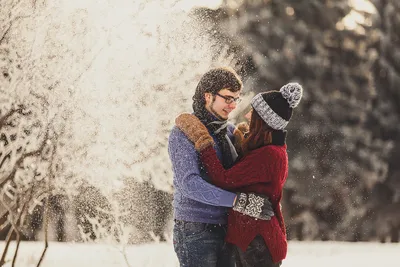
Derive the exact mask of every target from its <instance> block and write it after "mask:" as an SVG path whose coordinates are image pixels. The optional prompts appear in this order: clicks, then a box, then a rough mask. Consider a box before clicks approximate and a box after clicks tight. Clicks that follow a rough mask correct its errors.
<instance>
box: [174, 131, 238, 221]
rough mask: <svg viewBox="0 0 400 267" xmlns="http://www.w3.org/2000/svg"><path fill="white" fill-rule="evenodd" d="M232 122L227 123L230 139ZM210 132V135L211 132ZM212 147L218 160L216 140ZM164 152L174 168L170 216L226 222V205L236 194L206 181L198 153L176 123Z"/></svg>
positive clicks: (207, 179)
mask: <svg viewBox="0 0 400 267" xmlns="http://www.w3.org/2000/svg"><path fill="white" fill-rule="evenodd" d="M233 129H234V126H233V125H230V126H228V131H227V132H228V136H229V137H230V138H231V139H233V134H232V132H233ZM211 136H213V135H211ZM213 138H214V141H215V143H216V145H215V149H216V152H217V156H218V158H219V159H220V160H221V158H222V155H221V150H220V148H219V145H218V141H217V139H216V137H215V136H213ZM168 153H169V157H170V159H171V162H172V169H173V172H174V187H175V191H174V202H173V206H174V218H175V219H176V220H183V221H190V222H202V223H211V224H226V223H227V212H228V208H230V207H232V205H233V200H234V198H235V196H236V194H234V193H231V192H228V191H225V190H222V189H220V188H218V187H216V186H214V185H212V184H210V183H208V182H207V181H209V178H208V177H207V175H206V174H205V170H204V167H203V166H202V164H201V161H200V159H199V154H198V153H197V151H196V150H195V148H194V145H193V144H192V143H191V142H190V140H189V139H187V137H186V135H185V134H184V133H183V132H182V131H181V130H179V129H178V128H177V127H176V126H175V127H174V128H173V129H172V131H171V134H170V136H169V142H168Z"/></svg>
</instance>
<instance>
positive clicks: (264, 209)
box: [233, 193, 275, 221]
mask: <svg viewBox="0 0 400 267" xmlns="http://www.w3.org/2000/svg"><path fill="white" fill-rule="evenodd" d="M233 210H235V211H237V212H240V213H243V214H245V215H247V216H250V217H253V218H256V219H260V220H267V221H268V220H271V218H272V216H274V215H275V213H274V210H273V209H272V204H271V202H270V201H269V199H268V197H267V196H264V195H260V194H255V193H237V195H236V200H235V203H234V204H233Z"/></svg>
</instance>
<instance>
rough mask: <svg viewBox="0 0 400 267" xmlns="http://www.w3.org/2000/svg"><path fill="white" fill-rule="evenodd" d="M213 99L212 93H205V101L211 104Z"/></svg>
mask: <svg viewBox="0 0 400 267" xmlns="http://www.w3.org/2000/svg"><path fill="white" fill-rule="evenodd" d="M211 97H212V95H211V93H204V100H205V101H206V102H209V101H210V100H211Z"/></svg>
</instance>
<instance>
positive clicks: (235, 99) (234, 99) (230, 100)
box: [216, 93, 242, 104]
mask: <svg viewBox="0 0 400 267" xmlns="http://www.w3.org/2000/svg"><path fill="white" fill-rule="evenodd" d="M216 95H217V96H219V97H222V98H223V99H225V103H226V104H232V103H233V102H235V104H239V103H240V102H242V99H241V98H240V97H233V96H225V95H220V94H218V93H216Z"/></svg>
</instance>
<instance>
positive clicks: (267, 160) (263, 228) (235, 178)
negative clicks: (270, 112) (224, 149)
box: [201, 145, 288, 262]
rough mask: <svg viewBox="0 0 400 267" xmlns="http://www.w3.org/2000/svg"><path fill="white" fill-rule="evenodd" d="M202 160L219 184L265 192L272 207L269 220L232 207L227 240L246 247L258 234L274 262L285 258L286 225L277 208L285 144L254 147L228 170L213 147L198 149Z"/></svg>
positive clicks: (283, 175)
mask: <svg viewBox="0 0 400 267" xmlns="http://www.w3.org/2000/svg"><path fill="white" fill-rule="evenodd" d="M201 160H202V162H203V164H204V166H205V167H206V169H207V171H208V174H209V176H210V178H211V179H212V182H213V183H214V184H215V185H217V186H218V187H221V188H225V189H227V190H239V189H240V192H246V193H250V192H254V193H259V194H264V195H267V196H268V197H269V198H270V201H271V203H272V205H273V207H274V212H275V214H276V216H274V217H273V218H272V219H271V220H270V221H263V220H256V219H254V218H251V217H248V216H246V215H242V214H240V213H238V212H235V211H233V210H231V211H230V213H229V217H228V232H227V236H226V241H227V242H229V243H233V244H235V245H237V246H238V247H240V248H241V249H242V250H244V251H245V250H246V249H247V247H248V246H249V244H250V243H251V241H252V240H253V239H254V238H255V237H256V236H257V235H258V234H260V235H261V236H262V237H263V238H264V240H265V243H266V245H267V246H268V249H269V251H270V253H271V255H272V259H273V261H274V262H279V261H282V260H283V259H284V258H286V253H287V240H286V229H285V223H284V220H283V216H282V212H281V209H280V200H281V198H282V189H283V185H284V183H285V181H286V178H287V175H288V157H287V153H286V145H284V146H275V145H269V146H264V147H262V148H259V149H256V150H254V151H252V152H251V153H249V154H248V155H246V156H245V157H244V158H242V159H241V160H240V161H239V162H238V163H236V164H235V165H234V166H233V167H232V168H230V169H228V170H225V169H224V168H223V167H222V165H221V163H220V161H219V160H218V158H217V155H216V153H215V150H214V149H213V148H212V147H209V148H206V149H204V150H203V151H202V152H201Z"/></svg>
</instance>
